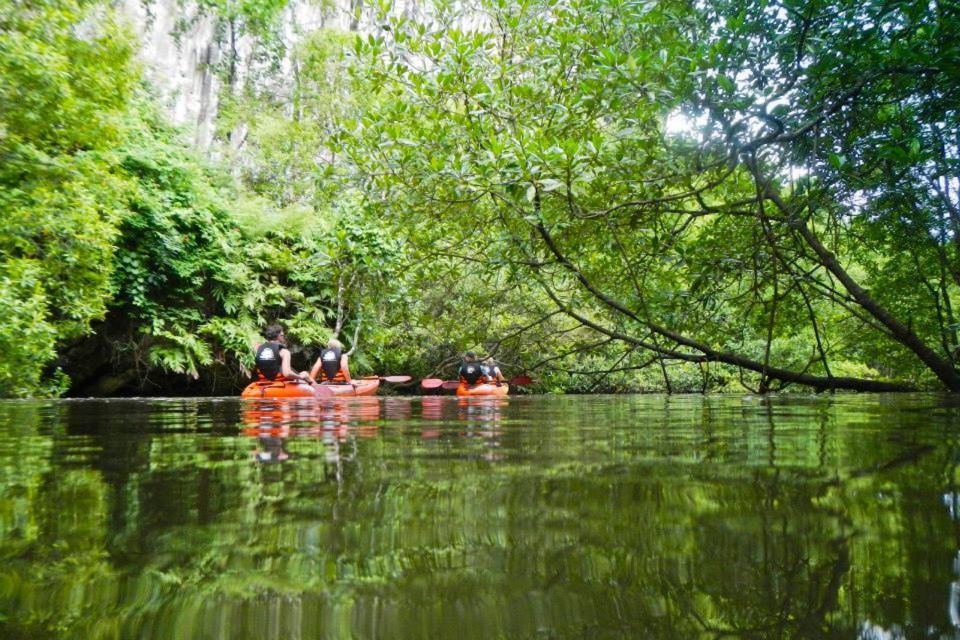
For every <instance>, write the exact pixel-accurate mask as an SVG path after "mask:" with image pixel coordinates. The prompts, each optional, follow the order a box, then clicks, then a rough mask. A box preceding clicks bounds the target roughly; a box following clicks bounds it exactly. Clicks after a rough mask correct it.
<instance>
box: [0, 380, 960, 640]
mask: <svg viewBox="0 0 960 640" xmlns="http://www.w3.org/2000/svg"><path fill="white" fill-rule="evenodd" d="M958 433H960V417H958V413H957V401H956V400H955V399H953V398H952V397H949V396H947V397H944V396H936V395H913V396H835V397H807V396H783V397H773V398H753V397H707V398H704V397H700V396H689V397H688V396H680V397H677V396H673V397H662V396H638V397H574V398H538V397H523V398H509V399H503V398H454V397H439V396H438V397H424V398H399V397H391V398H343V399H339V398H337V399H330V400H323V401H319V402H318V401H313V400H309V401H299V400H289V401H276V400H255V401H244V402H240V401H238V400H235V399H216V400H163V401H123V402H43V403H0V632H2V633H0V636H2V637H11V638H13V637H38V638H39V637H43V638H46V637H58V638H60V637H63V638H131V637H139V638H172V637H205V638H418V639H419V638H457V639H458V640H469V639H472V638H477V639H481V638H482V639H486V638H498V637H503V638H584V637H589V638H641V637H642V638H719V637H723V638H764V639H766V638H817V639H819V638H844V639H845V640H849V639H850V638H858V639H861V640H875V639H880V638H883V639H889V640H894V639H896V640H899V639H900V638H914V637H934V638H958V637H960V635H958V629H960V614H958V610H960V601H958V592H960V568H958V562H960V518H958V516H957V509H958V501H957V495H960V490H958V488H957V487H958V484H960V483H958V480H960V470H958V469H960V466H958V462H960V446H958V437H957V434H958Z"/></svg>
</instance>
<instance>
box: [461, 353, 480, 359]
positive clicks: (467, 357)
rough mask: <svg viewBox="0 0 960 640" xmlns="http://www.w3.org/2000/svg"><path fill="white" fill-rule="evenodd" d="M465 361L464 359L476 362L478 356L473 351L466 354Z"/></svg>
mask: <svg viewBox="0 0 960 640" xmlns="http://www.w3.org/2000/svg"><path fill="white" fill-rule="evenodd" d="M463 359H464V360H476V359H477V354H475V353H474V352H473V351H467V352H466V353H464V354H463Z"/></svg>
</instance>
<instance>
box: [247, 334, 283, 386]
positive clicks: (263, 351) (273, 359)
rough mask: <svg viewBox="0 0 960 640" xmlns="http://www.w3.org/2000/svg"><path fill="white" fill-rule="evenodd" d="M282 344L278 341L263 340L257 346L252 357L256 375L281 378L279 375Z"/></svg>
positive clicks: (272, 378) (281, 365)
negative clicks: (255, 352) (255, 353)
mask: <svg viewBox="0 0 960 640" xmlns="http://www.w3.org/2000/svg"><path fill="white" fill-rule="evenodd" d="M281 349H283V345H281V344H280V343H279V342H264V343H263V344H262V345H260V346H259V347H258V348H257V355H256V357H255V359H254V363H255V365H256V371H257V375H258V376H260V377H261V378H266V379H267V380H277V379H280V380H283V379H284V378H283V376H282V375H280V372H281V370H282V369H283V361H282V360H281V358H280V350H281Z"/></svg>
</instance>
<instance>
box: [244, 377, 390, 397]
mask: <svg viewBox="0 0 960 640" xmlns="http://www.w3.org/2000/svg"><path fill="white" fill-rule="evenodd" d="M316 387H323V389H320V390H315V389H316ZM316 387H314V386H313V385H310V384H307V383H306V382H297V381H290V380H288V381H278V380H254V381H253V382H251V383H250V384H248V385H247V387H246V388H245V389H244V390H243V392H242V393H241V394H240V397H241V398H327V397H330V396H331V395H332V396H348V397H349V396H372V395H374V394H375V393H376V392H377V389H378V388H379V387H380V379H379V378H363V379H360V380H354V381H352V382H349V383H347V384H321V385H316Z"/></svg>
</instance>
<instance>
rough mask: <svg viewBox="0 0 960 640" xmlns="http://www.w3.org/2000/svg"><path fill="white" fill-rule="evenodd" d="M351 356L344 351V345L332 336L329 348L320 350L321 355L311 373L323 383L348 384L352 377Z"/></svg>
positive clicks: (328, 344)
mask: <svg viewBox="0 0 960 640" xmlns="http://www.w3.org/2000/svg"><path fill="white" fill-rule="evenodd" d="M349 360H350V358H349V356H347V354H345V353H344V352H343V345H342V344H340V341H339V340H337V339H336V338H330V340H329V341H328V342H327V348H326V349H324V350H323V351H321V352H320V356H319V357H318V358H317V361H316V362H315V363H314V364H313V368H311V369H310V375H311V376H313V377H314V378H317V379H318V380H319V381H320V382H321V383H324V382H325V383H328V384H347V383H349V382H350V381H351V380H352V378H351V377H350V364H349Z"/></svg>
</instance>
